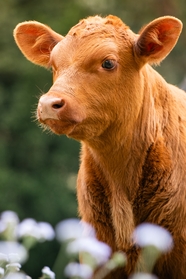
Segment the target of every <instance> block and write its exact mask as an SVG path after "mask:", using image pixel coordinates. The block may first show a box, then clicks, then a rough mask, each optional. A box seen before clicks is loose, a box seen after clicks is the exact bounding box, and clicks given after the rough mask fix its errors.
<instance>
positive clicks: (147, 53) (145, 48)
mask: <svg viewBox="0 0 186 279" xmlns="http://www.w3.org/2000/svg"><path fill="white" fill-rule="evenodd" d="M181 30H182V22H181V21H180V20H179V19H177V18H175V17H171V16H165V17H160V18H157V19H155V20H153V21H152V22H150V23H149V24H148V25H146V26H145V27H144V28H143V29H142V30H141V31H140V34H139V37H138V38H137V40H136V42H135V45H134V51H135V53H136V54H137V57H138V58H140V60H142V61H143V63H151V64H153V63H159V62H161V61H162V60H163V59H164V58H165V57H166V56H167V55H168V54H169V52H170V51H171V50H172V49H173V47H174V46H175V44H176V42H177V40H178V38H179V35H180V33H181Z"/></svg>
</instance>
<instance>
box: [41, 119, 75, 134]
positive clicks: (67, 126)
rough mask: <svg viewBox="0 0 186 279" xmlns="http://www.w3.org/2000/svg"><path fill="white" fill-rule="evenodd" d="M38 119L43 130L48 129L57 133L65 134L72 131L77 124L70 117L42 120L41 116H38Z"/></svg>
mask: <svg viewBox="0 0 186 279" xmlns="http://www.w3.org/2000/svg"><path fill="white" fill-rule="evenodd" d="M38 121H39V123H40V126H41V127H42V128H43V129H44V130H49V131H51V132H53V133H54V134H57V135H67V136H69V135H70V134H72V133H73V130H74V129H75V127H76V126H77V124H78V123H77V122H76V121H74V120H71V119H65V120H61V119H59V120H57V119H51V118H48V119H45V120H42V119H41V118H38Z"/></svg>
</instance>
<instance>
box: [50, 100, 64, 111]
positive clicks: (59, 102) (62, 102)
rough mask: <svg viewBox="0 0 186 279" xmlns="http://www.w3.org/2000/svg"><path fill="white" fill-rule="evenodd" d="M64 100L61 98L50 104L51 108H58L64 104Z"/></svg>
mask: <svg viewBox="0 0 186 279" xmlns="http://www.w3.org/2000/svg"><path fill="white" fill-rule="evenodd" d="M64 104H65V102H64V101H63V100H59V101H57V102H55V103H53V104H52V108H53V109H60V108H62V107H63V106H64Z"/></svg>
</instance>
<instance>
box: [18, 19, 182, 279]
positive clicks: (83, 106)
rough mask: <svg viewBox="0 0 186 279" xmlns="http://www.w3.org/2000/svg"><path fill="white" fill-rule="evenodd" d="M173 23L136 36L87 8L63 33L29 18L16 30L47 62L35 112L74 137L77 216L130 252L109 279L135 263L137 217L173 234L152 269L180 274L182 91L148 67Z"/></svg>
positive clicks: (167, 43) (171, 41) (168, 39)
mask: <svg viewBox="0 0 186 279" xmlns="http://www.w3.org/2000/svg"><path fill="white" fill-rule="evenodd" d="M181 29H182V23H181V22H180V21H179V20H178V19H176V18H174V17H170V16H166V17H161V18H158V19H156V20H154V21H152V22H150V23H149V24H148V25H147V26H145V27H144V28H143V29H142V30H141V31H140V33H139V34H134V33H133V32H132V31H131V30H130V29H129V27H127V26H126V25H125V24H124V23H123V22H122V21H121V20H120V19H119V18H117V17H114V16H108V17H106V18H101V17H98V16H95V17H89V18H87V19H84V20H81V21H80V22H79V23H78V24H77V25H75V26H74V27H72V29H71V30H70V31H69V33H68V34H67V35H66V36H65V37H63V36H61V35H59V34H57V33H55V32H54V31H53V30H52V29H50V28H49V27H48V26H46V25H44V24H41V23H39V22H36V21H28V22H23V23H20V24H18V26H17V27H16V28H15V31H14V36H15V40H16V42H17V44H18V46H19V48H20V49H21V51H22V52H23V54H24V55H25V56H26V58H28V59H29V60H30V61H32V62H33V63H36V64H39V65H41V66H44V67H46V68H50V67H52V69H53V75H54V84H53V86H52V87H51V88H50V90H49V92H48V93H46V94H44V95H43V96H42V97H41V98H40V100H39V104H38V110H37V117H38V120H39V121H40V122H41V123H43V125H44V126H47V127H49V128H50V129H51V130H52V131H53V132H54V133H56V134H66V135H67V136H69V137H72V138H74V139H76V140H79V141H81V143H82V151H81V165H80V170H79V174H78V181H77V195H78V202H79V213H80V216H81V217H82V219H83V220H84V221H86V222H88V223H90V224H91V225H92V226H93V227H94V228H95V230H96V233H97V237H98V239H100V240H102V241H104V242H106V243H108V244H109V245H110V246H111V247H112V249H113V251H116V250H122V251H125V252H126V254H127V255H128V265H127V267H126V268H125V270H124V269H123V270H119V271H116V273H114V274H112V276H110V278H125V277H127V276H128V275H129V274H130V273H131V272H133V271H134V270H135V262H136V259H137V257H138V250H137V248H136V247H135V244H134V243H133V242H132V240H131V235H132V232H133V230H134V228H135V226H137V225H138V224H140V223H143V222H151V223H155V224H158V225H160V226H163V227H164V228H166V229H167V230H169V232H170V233H171V234H172V236H173V239H174V248H173V250H172V251H171V252H170V253H168V254H166V255H165V256H163V257H162V258H161V260H160V261H159V262H158V263H157V264H156V266H155V268H154V273H155V274H157V275H158V276H159V278H161V279H167V278H169V279H171V278H174V279H176V278H179V279H183V278H186V169H185V168H186V94H185V93H184V92H183V91H182V90H180V89H178V88H176V87H175V86H173V85H170V84H168V83H166V81H165V80H164V79H163V78H162V77H161V76H160V75H159V74H158V73H157V72H156V71H155V70H154V69H153V68H152V67H151V66H150V65H149V64H153V63H159V62H160V61H162V60H163V59H164V58H165V57H166V56H167V55H168V53H169V52H170V51H171V50H172V48H173V47H174V45H175V44H176V42H177V40H178V37H179V35H180V32H181Z"/></svg>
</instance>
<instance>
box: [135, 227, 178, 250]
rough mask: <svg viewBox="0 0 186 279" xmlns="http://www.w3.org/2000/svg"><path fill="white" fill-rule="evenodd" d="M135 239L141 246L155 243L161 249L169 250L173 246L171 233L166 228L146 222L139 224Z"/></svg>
mask: <svg viewBox="0 0 186 279" xmlns="http://www.w3.org/2000/svg"><path fill="white" fill-rule="evenodd" d="M133 237H134V241H135V242H136V243H137V244H138V245H139V246H140V247H145V246H149V245H153V246H155V247H156V248H158V249H159V250H160V251H162V252H163V251H164V252H166V251H168V250H170V249H171V248H172V246H173V240H172V236H171V235H170V233H169V232H168V231H167V230H165V229H164V228H162V227H160V226H157V225H154V224H148V223H144V224H141V225H139V226H138V227H137V228H136V229H135V231H134V235H133Z"/></svg>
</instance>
